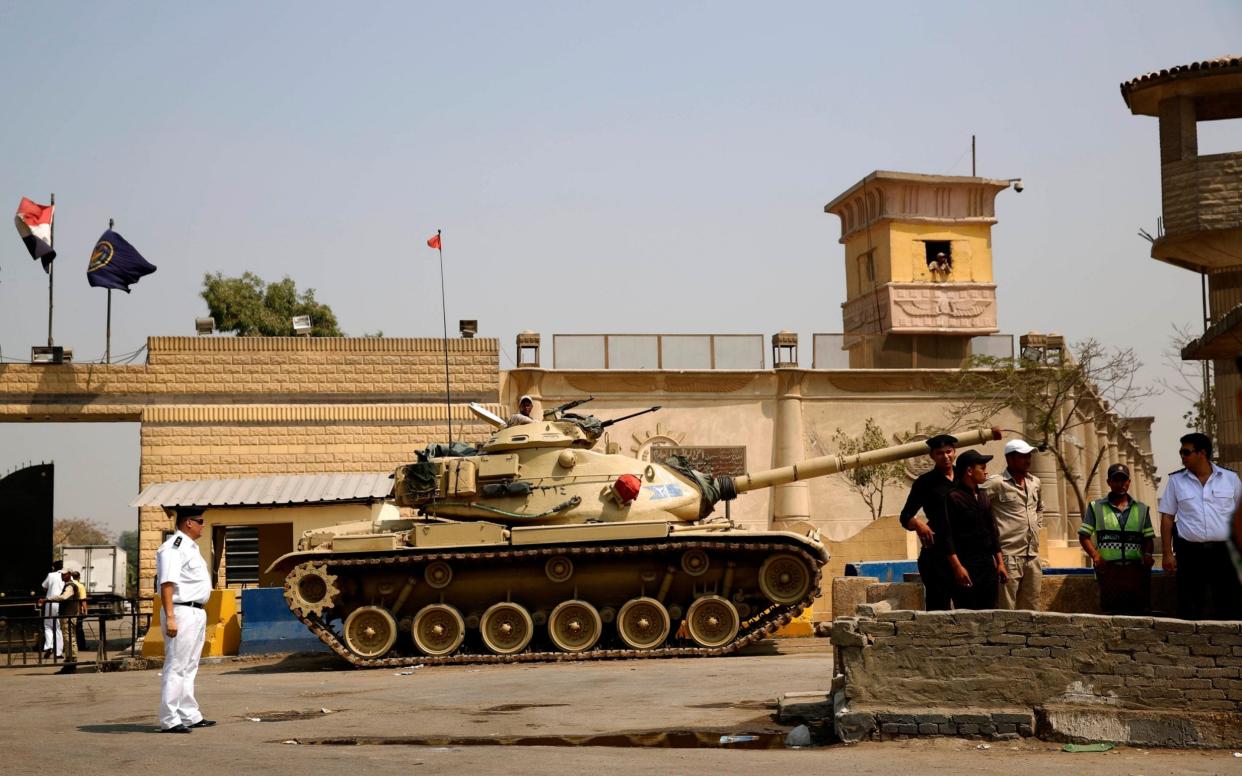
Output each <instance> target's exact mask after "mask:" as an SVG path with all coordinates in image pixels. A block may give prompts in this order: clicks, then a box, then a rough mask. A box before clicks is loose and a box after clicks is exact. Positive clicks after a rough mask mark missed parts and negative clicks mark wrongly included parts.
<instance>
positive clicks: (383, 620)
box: [272, 400, 1000, 667]
mask: <svg viewBox="0 0 1242 776" xmlns="http://www.w3.org/2000/svg"><path fill="white" fill-rule="evenodd" d="M585 401H587V400H580V401H578V402H571V403H570V404H568V405H562V406H560V407H557V408H556V409H554V410H551V411H549V412H548V413H545V416H544V418H543V419H541V420H536V421H533V422H529V423H524V424H521V425H513V426H507V427H501V426H504V422H503V421H501V420H500V419H499V418H495V417H494V416H487V415H485V416H486V417H489V418H490V421H491V422H492V423H493V424H494V425H495V426H497V428H496V431H495V432H494V433H493V435H492V436H491V438H489V439H488V440H487V441H486V442H484V443H483V444H482V445H480V446H479V447H477V448H475V447H470V446H466V445H460V444H458V445H453V446H451V447H450V446H441V445H433V446H431V447H429V448H428V449H427V450H424V451H423V452H422V453H420V454H419V455H418V460H417V461H416V462H415V463H412V464H408V465H404V466H401V467H399V468H398V469H397V471H396V472H395V474H394V487H393V499H394V501H395V502H396V503H397V504H398V505H400V506H404V507H409V508H412V509H413V510H415V511H416V512H417V517H416V518H413V519H408V520H403V521H399V522H398V523H397V524H389V525H385V526H380V527H379V529H378V530H375V531H371V532H355V533H342V532H340V531H319V532H315V533H309V534H307V535H305V536H303V538H302V541H301V543H300V547H299V550H298V551H297V552H294V553H291V554H289V555H286V556H284V557H283V558H280V559H279V560H277V561H276V562H275V563H274V564H273V565H272V569H273V570H283V571H285V572H287V575H286V584H285V598H286V600H287V602H288V603H289V606H290V609H291V610H292V611H293V612H294V614H295V615H297V616H298V617H299V618H300V619H301V620H302V621H303V622H305V623H306V624H307V625H308V626H309V627H310V628H311V630H312V631H313V632H315V633H316V634H317V635H318V636H319V638H320V639H322V640H323V641H324V642H325V643H326V644H328V646H329V647H331V648H332V649H333V650H334V651H336V652H337V653H338V654H339V655H341V656H342V657H344V658H346V659H347V660H349V661H350V662H351V663H353V664H354V665H357V666H363V667H371V666H395V665H405V664H409V663H413V662H421V663H427V662H470V661H477V660H505V661H517V660H548V659H563V658H564V657H565V656H566V655H567V654H569V655H573V656H574V657H575V659H582V658H595V657H647V656H659V655H700V654H702V655H707V654H725V653H728V652H733V651H736V650H738V649H740V648H742V647H743V646H745V645H746V644H748V643H751V642H753V641H756V640H758V639H760V638H763V637H764V636H766V635H768V634H770V633H772V632H774V631H775V630H776V629H778V628H779V627H780V626H781V625H783V624H786V623H788V622H790V621H791V619H792V618H793V617H795V616H797V615H798V614H799V613H801V612H802V611H803V610H804V609H806V608H807V607H809V606H810V605H811V603H812V602H813V600H814V599H815V598H816V597H817V596H818V595H819V594H820V574H821V570H822V568H823V566H824V564H826V563H827V561H828V553H827V550H826V549H825V547H824V545H823V543H822V542H821V541H820V539H819V537H818V535H817V534H815V533H814V532H812V533H811V534H810V535H804V534H801V533H795V532H788V531H748V530H744V529H742V528H741V527H739V526H737V525H735V524H734V523H733V522H732V521H731V520H729V519H728V518H727V516H721V515H717V514H716V506H717V505H718V504H719V503H720V502H722V501H725V502H727V501H731V500H732V499H735V498H738V497H739V496H741V495H743V494H745V493H748V492H750V491H754V490H759V489H763V488H772V487H775V486H777V485H783V484H787V483H790V482H796V481H799V480H806V479H811V478H814V477H824V476H828V475H831V474H835V473H837V472H841V471H845V470H848V469H853V468H858V467H861V466H871V465H876V464H880V463H886V462H890V461H896V460H901V459H904V458H912V457H915V456H919V455H925V454H926V452H927V447H926V446H925V445H924V444H923V443H922V442H913V443H910V444H905V445H897V446H895V447H887V448H882V449H879V450H872V451H869V452H865V453H861V454H858V455H852V456H835V455H826V456H821V457H817V458H811V459H808V460H805V461H802V462H799V463H797V464H794V465H793V466H786V467H781V468H775V469H769V470H765V471H759V472H753V473H750V474H746V475H743V476H740V477H728V476H712V474H711V473H709V472H701V471H697V470H695V469H693V468H692V467H691V466H689V464H688V463H687V462H686V461H685V460H683V459H679V458H672V459H669V460H668V461H666V462H665V463H663V464H659V463H647V462H644V461H640V460H637V459H634V458H630V457H628V456H623V455H615V454H608V453H601V452H597V451H595V450H593V449H592V448H593V447H594V446H595V444H596V443H597V441H598V440H599V438H600V436H601V434H602V432H603V431H604V429H606V428H607V427H609V426H611V425H613V424H615V423H617V422H620V421H622V420H626V419H628V418H631V417H634V416H635V415H639V414H644V413H645V412H652V411H655V410H658V409H659V408H658V407H653V408H651V409H649V410H644V411H643V412H639V413H634V414H631V415H626V416H624V417H621V418H615V419H612V420H602V421H601V420H599V419H597V418H595V417H593V416H591V415H580V414H575V413H572V412H570V410H572V409H575V408H576V407H577V406H579V405H580V404H582V403H584V402H585ZM957 436H958V439H959V444H960V445H962V446H968V445H975V444H982V443H984V442H987V441H990V440H993V439H999V437H1000V434H999V432H998V431H997V430H996V429H978V430H973V431H970V432H964V433H959V434H957ZM355 530H356V529H355Z"/></svg>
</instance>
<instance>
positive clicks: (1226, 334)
mask: <svg viewBox="0 0 1242 776" xmlns="http://www.w3.org/2000/svg"><path fill="white" fill-rule="evenodd" d="M1121 96H1122V98H1123V99H1124V100H1125V102H1126V106H1127V107H1129V109H1130V112H1131V113H1133V114H1135V115H1136V116H1154V117H1156V118H1157V119H1158V121H1159V128H1160V188H1161V210H1162V213H1163V217H1162V224H1163V229H1162V230H1160V234H1159V235H1158V236H1157V238H1156V239H1155V241H1154V242H1153V243H1152V249H1151V256H1152V258H1154V259H1157V260H1159V261H1164V262H1168V263H1169V264H1173V265H1175V266H1178V267H1183V268H1185V269H1188V270H1190V271H1192V272H1197V273H1201V274H1202V275H1204V276H1205V278H1206V281H1207V306H1208V309H1207V319H1208V323H1209V326H1208V327H1207V329H1206V331H1205V332H1204V333H1203V335H1202V336H1201V337H1199V338H1198V339H1197V340H1195V341H1194V342H1192V343H1190V344H1189V345H1188V346H1187V347H1186V348H1185V349H1184V350H1183V351H1182V358H1184V359H1188V360H1210V361H1212V363H1213V371H1214V374H1215V380H1216V384H1215V395H1216V422H1217V439H1216V453H1217V455H1216V458H1217V460H1218V461H1219V462H1220V463H1221V464H1222V465H1224V466H1229V467H1232V468H1237V467H1238V466H1240V465H1242V419H1240V418H1239V409H1238V403H1237V401H1236V399H1235V397H1236V396H1238V395H1239V391H1240V390H1242V376H1240V375H1239V369H1238V361H1237V360H1236V359H1237V357H1238V355H1239V354H1240V353H1242V149H1239V150H1237V151H1231V152H1228V153H1219V154H1208V155H1202V156H1201V155H1200V154H1199V140H1198V125H1199V122H1203V121H1220V120H1225V119H1238V118H1242V57H1237V56H1232V57H1220V58H1217V59H1210V60H1205V61H1202V62H1194V63H1192V64H1189V65H1179V66H1177V67H1170V68H1168V69H1166V70H1159V71H1156V72H1152V73H1147V74H1145V75H1141V76H1138V77H1137V78H1133V79H1131V80H1129V81H1126V82H1125V83H1123V84H1121Z"/></svg>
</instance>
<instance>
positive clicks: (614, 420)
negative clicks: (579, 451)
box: [599, 404, 660, 428]
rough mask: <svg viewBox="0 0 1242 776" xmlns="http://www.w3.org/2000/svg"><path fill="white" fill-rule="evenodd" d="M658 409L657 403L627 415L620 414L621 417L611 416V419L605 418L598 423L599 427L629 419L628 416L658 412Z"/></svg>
mask: <svg viewBox="0 0 1242 776" xmlns="http://www.w3.org/2000/svg"><path fill="white" fill-rule="evenodd" d="M659 411H660V405H658V404H657V405H656V406H654V407H648V408H647V409H645V410H639V411H638V412H631V413H630V414H629V415H622V416H621V417H619V418H613V419H611V420H605V421H604V422H603V423H600V424H599V427H600V428H608V427H609V426H611V425H613V424H614V423H620V422H621V421H623V420H629V419H630V418H636V417H638V416H639V415H646V414H647V413H650V412H659Z"/></svg>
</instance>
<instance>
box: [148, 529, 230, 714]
mask: <svg viewBox="0 0 1242 776" xmlns="http://www.w3.org/2000/svg"><path fill="white" fill-rule="evenodd" d="M202 535H203V516H202V514H201V513H190V512H181V511H179V512H178V513H177V531H176V533H174V534H173V535H172V536H170V537H168V540H167V541H165V542H164V543H163V544H161V545H160V549H159V551H158V552H156V554H155V579H156V582H155V584H156V587H157V588H158V589H159V592H160V607H161V612H162V616H163V624H164V670H163V673H162V674H161V680H162V681H161V686H160V732H163V733H189V732H190V730H191V729H192V728H204V727H210V726H212V725H214V724H216V723H215V722H213V721H212V720H209V719H203V714H202V712H200V711H199V710H198V700H197V699H196V698H195V697H194V678H195V676H197V675H198V658H199V656H200V655H201V654H202V651H203V639H204V637H205V636H206V634H207V612H206V610H205V609H204V608H203V607H204V605H205V604H206V603H207V599H209V598H210V597H211V575H210V574H209V573H208V571H207V564H206V563H205V562H204V561H203V556H202V554H200V553H199V551H198V545H197V544H195V542H197V541H198V537H200V536H202Z"/></svg>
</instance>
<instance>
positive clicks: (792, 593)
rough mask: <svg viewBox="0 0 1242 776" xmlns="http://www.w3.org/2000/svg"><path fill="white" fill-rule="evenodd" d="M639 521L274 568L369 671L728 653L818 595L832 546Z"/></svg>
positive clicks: (303, 556)
mask: <svg viewBox="0 0 1242 776" xmlns="http://www.w3.org/2000/svg"><path fill="white" fill-rule="evenodd" d="M643 525H647V526H649V528H647V529H646V533H648V534H649V535H648V536H641V535H634V536H633V537H632V538H628V539H616V538H613V539H608V540H594V539H592V538H591V537H590V536H589V534H587V535H579V536H577V537H573V536H570V535H569V531H568V530H567V531H566V532H563V533H564V534H565V535H564V536H562V537H553V538H555V539H556V541H553V542H548V541H540V539H546V538H548V537H547V536H546V535H545V536H543V537H539V536H531V537H523V536H522V533H521V532H515V533H516V534H517V535H516V537H515V536H509V537H508V539H507V540H505V541H503V542H498V543H493V544H475V545H473V546H444V547H434V546H428V547H425V548H418V547H402V548H400V549H393V550H391V551H383V552H376V551H373V550H372V551H366V550H362V551H358V552H340V551H336V552H332V553H322V552H313V551H312V552H302V553H293V554H291V555H288V556H285V558H282V559H281V560H280V561H278V565H279V566H281V567H287V568H288V569H289V573H288V576H287V579H286V598H287V599H288V600H289V603H290V608H291V609H292V610H293V612H294V614H295V615H297V616H298V617H299V619H301V620H302V621H303V622H304V623H305V624H306V625H307V626H308V627H309V628H310V630H311V631H312V632H313V633H315V634H316V635H317V636H318V637H319V638H320V639H321V640H322V641H323V642H324V643H325V644H327V645H328V646H329V647H330V648H331V649H332V650H333V651H334V652H336V653H337V654H338V655H340V656H341V657H343V658H344V659H346V660H348V661H349V662H350V663H351V664H353V665H355V666H357V667H361V668H378V667H394V666H405V665H415V664H436V663H470V662H516V661H541V660H565V659H572V660H583V659H602V658H631V657H669V656H692V655H724V654H728V653H730V652H735V651H737V650H739V649H741V648H742V647H744V646H745V645H747V644H750V643H752V642H754V641H757V640H759V639H761V638H764V637H766V636H768V635H770V634H771V633H773V632H775V631H776V630H777V629H778V628H780V627H781V626H783V625H786V624H788V623H789V622H790V621H791V619H792V618H793V617H796V616H797V615H798V614H800V613H801V612H802V611H803V610H804V609H805V608H807V607H808V606H810V605H811V603H812V601H813V600H814V599H815V598H816V597H817V596H818V595H819V592H820V570H821V568H822V566H823V564H824V563H826V562H827V553H826V551H825V550H824V548H823V545H822V544H820V543H819V542H818V541H816V540H814V539H809V538H807V537H804V536H801V535H799V534H793V533H786V532H776V531H770V532H755V531H743V530H738V529H732V528H725V529H723V530H722V529H716V530H711V529H709V528H695V529H681V530H676V531H674V530H670V526H669V525H668V524H663V523H649V524H641V523H640V524H631V529H632V530H634V531H635V534H641V533H642V526H643ZM566 528H567V529H569V528H570V527H566ZM577 528H583V527H582V526H578V527H577ZM600 528H601V529H607V530H608V531H609V532H610V533H615V530H614V529H615V527H613V526H601V527H600ZM588 531H589V527H588ZM527 542H534V543H527Z"/></svg>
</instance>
